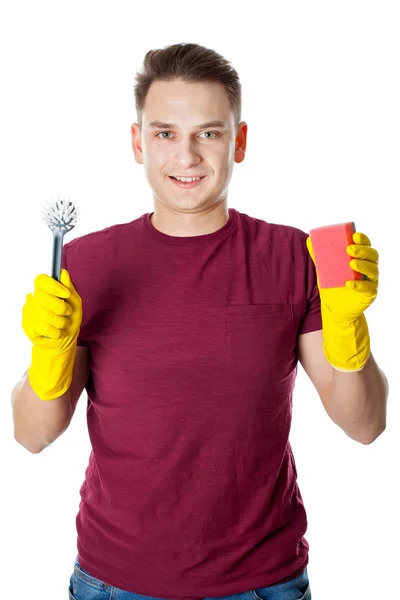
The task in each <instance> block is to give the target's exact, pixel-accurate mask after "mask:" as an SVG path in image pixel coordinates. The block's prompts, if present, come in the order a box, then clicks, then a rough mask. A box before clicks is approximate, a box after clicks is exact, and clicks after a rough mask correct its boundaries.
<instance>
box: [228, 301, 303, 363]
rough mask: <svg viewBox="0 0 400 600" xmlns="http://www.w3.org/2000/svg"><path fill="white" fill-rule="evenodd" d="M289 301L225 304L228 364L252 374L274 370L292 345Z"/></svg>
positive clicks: (283, 360)
mask: <svg viewBox="0 0 400 600" xmlns="http://www.w3.org/2000/svg"><path fill="white" fill-rule="evenodd" d="M292 338H293V312H292V305H291V304H289V303H275V304H229V305H227V306H226V366H227V367H229V368H232V369H234V370H236V371H242V372H244V373H249V374H255V375H256V374H260V373H263V374H265V375H268V374H271V373H272V374H273V373H274V370H276V369H279V368H280V366H281V365H282V363H283V362H285V361H287V360H289V358H290V355H289V352H290V350H291V349H292V348H293V339H292Z"/></svg>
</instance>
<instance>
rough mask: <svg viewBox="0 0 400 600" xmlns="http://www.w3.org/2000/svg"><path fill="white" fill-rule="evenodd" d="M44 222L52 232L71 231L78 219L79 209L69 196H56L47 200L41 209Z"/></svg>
mask: <svg viewBox="0 0 400 600" xmlns="http://www.w3.org/2000/svg"><path fill="white" fill-rule="evenodd" d="M41 214H42V217H43V220H44V222H45V223H46V225H47V226H48V227H50V229H51V230H52V231H53V232H58V233H65V232H67V231H71V229H73V228H74V227H75V225H76V223H77V221H78V218H79V210H78V208H77V207H76V206H75V204H74V203H73V202H71V201H70V199H69V198H67V199H66V198H64V197H63V196H57V198H56V199H55V200H54V199H53V198H52V200H51V201H48V202H47V203H46V205H45V206H44V207H43V209H42V211H41Z"/></svg>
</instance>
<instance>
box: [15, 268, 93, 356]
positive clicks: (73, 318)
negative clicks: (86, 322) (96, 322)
mask: <svg viewBox="0 0 400 600" xmlns="http://www.w3.org/2000/svg"><path fill="white" fill-rule="evenodd" d="M60 279H61V282H58V281H57V280H56V279H53V278H52V277H50V276H49V275H38V276H37V277H36V279H35V282H34V292H33V294H28V295H27V296H26V301H25V304H24V307H23V309H22V328H23V330H24V332H25V334H26V335H27V336H28V338H29V339H30V340H31V342H32V343H33V344H34V346H37V347H39V348H43V349H48V350H53V351H54V352H55V353H59V352H64V351H65V350H67V349H68V348H69V347H70V346H71V345H72V344H73V343H74V342H75V341H76V339H77V337H78V335H79V331H80V326H81V323H82V299H81V297H80V296H79V294H78V292H77V291H76V289H75V288H74V286H73V284H72V281H71V278H70V276H69V273H68V271H66V270H65V269H62V270H61V278H60Z"/></svg>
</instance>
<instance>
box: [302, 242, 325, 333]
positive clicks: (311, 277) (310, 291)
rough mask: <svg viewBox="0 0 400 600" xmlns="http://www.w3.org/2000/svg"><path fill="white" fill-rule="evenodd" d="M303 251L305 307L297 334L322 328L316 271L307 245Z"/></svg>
mask: <svg viewBox="0 0 400 600" xmlns="http://www.w3.org/2000/svg"><path fill="white" fill-rule="evenodd" d="M306 237H307V236H306ZM305 239H306V238H305ZM304 244H305V242H304ZM305 252H306V261H307V263H306V281H305V284H306V295H307V307H306V312H305V314H304V317H303V320H302V322H301V325H300V329H299V335H301V334H302V333H309V332H310V331H317V330H318V329H322V319H321V298H320V295H319V290H318V284H317V273H316V270H315V265H314V263H313V260H312V258H311V256H310V254H309V252H308V249H307V246H305Z"/></svg>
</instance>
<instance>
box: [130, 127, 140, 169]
mask: <svg viewBox="0 0 400 600" xmlns="http://www.w3.org/2000/svg"><path fill="white" fill-rule="evenodd" d="M131 137H132V150H133V154H134V157H135V160H136V162H137V163H138V164H139V165H142V164H143V150H142V139H141V131H140V128H139V124H138V123H133V124H132V125H131Z"/></svg>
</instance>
